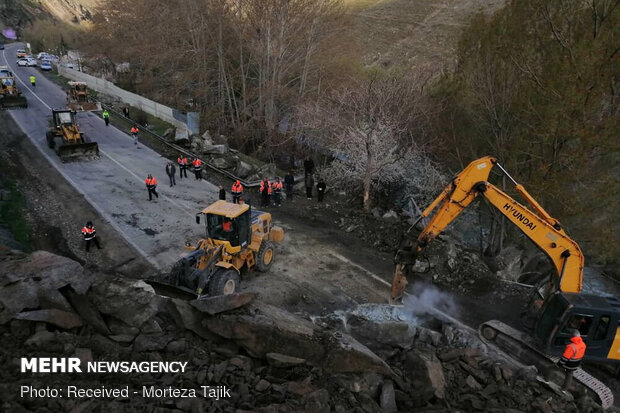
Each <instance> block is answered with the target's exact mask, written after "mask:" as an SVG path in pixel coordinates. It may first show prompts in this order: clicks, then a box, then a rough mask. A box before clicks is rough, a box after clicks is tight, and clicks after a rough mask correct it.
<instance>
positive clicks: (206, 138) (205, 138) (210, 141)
mask: <svg viewBox="0 0 620 413" xmlns="http://www.w3.org/2000/svg"><path fill="white" fill-rule="evenodd" d="M201 138H202V142H204V143H206V144H207V145H213V139H212V138H211V134H210V133H209V131H205V133H203V134H202V136H201Z"/></svg>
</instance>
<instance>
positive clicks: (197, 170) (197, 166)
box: [192, 158, 202, 179]
mask: <svg viewBox="0 0 620 413" xmlns="http://www.w3.org/2000/svg"><path fill="white" fill-rule="evenodd" d="M192 165H194V175H196V179H202V161H201V160H200V159H198V158H195V159H194V161H193V162H192Z"/></svg>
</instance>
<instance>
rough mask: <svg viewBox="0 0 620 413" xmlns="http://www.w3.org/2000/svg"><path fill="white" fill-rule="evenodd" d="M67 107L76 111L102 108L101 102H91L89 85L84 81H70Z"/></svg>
mask: <svg viewBox="0 0 620 413" xmlns="http://www.w3.org/2000/svg"><path fill="white" fill-rule="evenodd" d="M67 107H68V108H69V109H71V110H73V111H75V112H82V111H85V110H88V111H100V110H101V104H100V103H99V102H91V101H90V100H89V99H88V87H87V86H86V83H84V82H69V90H68V91H67Z"/></svg>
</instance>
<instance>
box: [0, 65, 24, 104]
mask: <svg viewBox="0 0 620 413" xmlns="http://www.w3.org/2000/svg"><path fill="white" fill-rule="evenodd" d="M27 107H28V101H27V100H26V97H25V96H24V95H23V94H22V92H21V91H20V90H19V89H18V88H17V82H16V80H15V76H14V75H13V73H12V72H11V71H10V70H9V68H8V67H7V66H0V109H8V108H27Z"/></svg>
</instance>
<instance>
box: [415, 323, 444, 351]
mask: <svg viewBox="0 0 620 413" xmlns="http://www.w3.org/2000/svg"><path fill="white" fill-rule="evenodd" d="M416 330H417V331H418V340H419V341H420V342H422V343H426V344H432V345H433V346H434V347H437V346H439V344H440V343H441V338H442V337H443V336H442V335H441V333H439V332H437V331H433V330H430V329H428V328H424V327H422V326H418V327H416Z"/></svg>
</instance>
